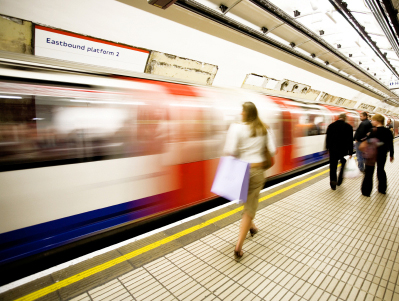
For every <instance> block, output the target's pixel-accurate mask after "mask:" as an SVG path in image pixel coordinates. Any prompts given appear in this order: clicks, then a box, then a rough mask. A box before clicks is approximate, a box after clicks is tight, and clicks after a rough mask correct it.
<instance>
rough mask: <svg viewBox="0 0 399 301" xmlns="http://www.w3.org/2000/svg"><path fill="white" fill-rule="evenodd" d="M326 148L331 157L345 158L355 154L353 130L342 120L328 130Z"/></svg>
mask: <svg viewBox="0 0 399 301" xmlns="http://www.w3.org/2000/svg"><path fill="white" fill-rule="evenodd" d="M326 148H327V150H328V151H330V156H335V157H343V156H346V155H352V153H353V128H352V126H351V125H350V124H348V123H346V122H345V121H343V120H342V119H338V120H337V121H335V122H333V123H331V124H330V125H329V126H328V128H327V137H326Z"/></svg>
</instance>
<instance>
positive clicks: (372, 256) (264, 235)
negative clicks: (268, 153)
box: [0, 143, 399, 301]
mask: <svg viewBox="0 0 399 301" xmlns="http://www.w3.org/2000/svg"><path fill="white" fill-rule="evenodd" d="M396 146H398V143H395V148H396V149H397V147H396ZM388 161H389V160H388ZM385 170H386V172H387V177H388V190H387V194H385V195H383V194H380V193H378V191H377V188H376V184H377V179H376V175H375V180H374V188H373V192H372V194H371V197H365V196H362V194H361V192H360V185H361V182H362V177H358V178H355V179H345V180H344V182H343V183H342V185H341V186H339V187H337V189H336V190H335V191H333V190H331V188H330V185H329V169H328V166H326V167H322V168H319V169H317V170H314V171H312V172H310V173H307V174H304V175H302V176H299V177H296V178H293V179H291V180H288V181H286V182H283V183H281V184H279V185H276V186H273V187H270V188H267V189H265V190H263V191H262V193H261V195H260V204H259V209H258V212H257V215H256V218H255V223H256V225H257V227H258V228H259V232H258V233H257V234H256V235H254V236H253V237H251V236H250V235H249V234H248V236H247V239H246V241H245V243H244V247H243V251H244V256H243V257H242V258H241V259H240V260H236V259H235V258H234V256H233V250H234V246H235V243H236V240H237V236H238V231H239V225H240V219H241V210H242V207H240V205H236V204H231V203H229V204H227V205H225V206H222V207H219V209H217V210H214V211H212V212H205V213H204V214H200V215H197V216H194V217H192V218H188V219H185V220H183V221H181V222H177V223H174V224H172V225H169V226H167V227H164V228H161V229H158V230H156V231H152V232H150V233H147V234H146V235H143V236H141V237H136V238H133V239H131V240H130V241H127V242H123V243H120V244H118V245H115V246H112V247H110V248H107V249H104V250H99V251H98V252H95V253H93V254H90V255H88V256H85V257H84V258H78V259H76V260H73V261H72V262H69V263H67V264H63V265H61V266H58V267H55V268H52V269H49V270H46V271H43V272H40V273H38V274H36V275H33V276H29V277H27V278H25V279H22V280H19V281H16V282H14V283H11V284H8V285H5V286H3V287H1V288H0V300H1V301H6V300H74V301H86V300H87V301H90V300H93V301H97V300H98V301H100V300H104V301H105V300H399V279H398V273H399V256H398V248H399V236H398V232H399V223H398V219H399V173H398V170H399V160H396V161H394V162H393V163H390V162H387V163H386V166H385Z"/></svg>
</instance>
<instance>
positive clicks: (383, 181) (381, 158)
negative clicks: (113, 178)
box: [360, 114, 394, 197]
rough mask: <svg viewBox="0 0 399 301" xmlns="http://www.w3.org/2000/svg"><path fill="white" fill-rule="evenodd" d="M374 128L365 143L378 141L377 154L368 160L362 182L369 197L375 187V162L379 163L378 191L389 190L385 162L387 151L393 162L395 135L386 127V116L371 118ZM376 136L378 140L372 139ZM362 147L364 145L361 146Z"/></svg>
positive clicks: (384, 191)
mask: <svg viewBox="0 0 399 301" xmlns="http://www.w3.org/2000/svg"><path fill="white" fill-rule="evenodd" d="M371 122H372V124H373V126H374V128H372V129H371V132H370V134H369V136H368V138H367V140H368V141H367V142H364V143H376V144H377V145H376V146H375V147H376V149H377V151H376V156H375V158H370V159H367V160H366V169H365V175H364V178H363V183H362V194H363V195H364V196H367V197H369V196H370V194H371V191H372V189H373V175H374V169H375V163H377V179H378V192H379V193H382V194H386V191H387V175H386V173H385V169H384V167H385V162H386V161H387V153H388V152H389V153H390V158H391V162H393V154H394V150H393V136H392V133H391V131H390V130H389V129H387V128H385V127H384V116H382V115H381V114H375V115H374V116H373V117H372V118H371ZM374 138H376V139H378V141H372V140H373V139H374ZM360 148H361V149H362V147H360Z"/></svg>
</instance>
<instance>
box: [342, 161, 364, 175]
mask: <svg viewBox="0 0 399 301" xmlns="http://www.w3.org/2000/svg"><path fill="white" fill-rule="evenodd" d="M360 175H361V171H360V170H359V168H358V167H357V164H356V161H355V159H354V158H350V159H348V161H347V162H346V164H345V169H344V178H357V177H358V176H360Z"/></svg>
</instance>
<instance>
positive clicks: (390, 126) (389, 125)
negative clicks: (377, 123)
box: [385, 118, 395, 137]
mask: <svg viewBox="0 0 399 301" xmlns="http://www.w3.org/2000/svg"><path fill="white" fill-rule="evenodd" d="M385 127H386V128H387V129H388V130H390V131H391V133H392V136H394V137H395V134H394V133H393V125H392V119H391V118H388V121H387V124H386V126H385Z"/></svg>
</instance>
